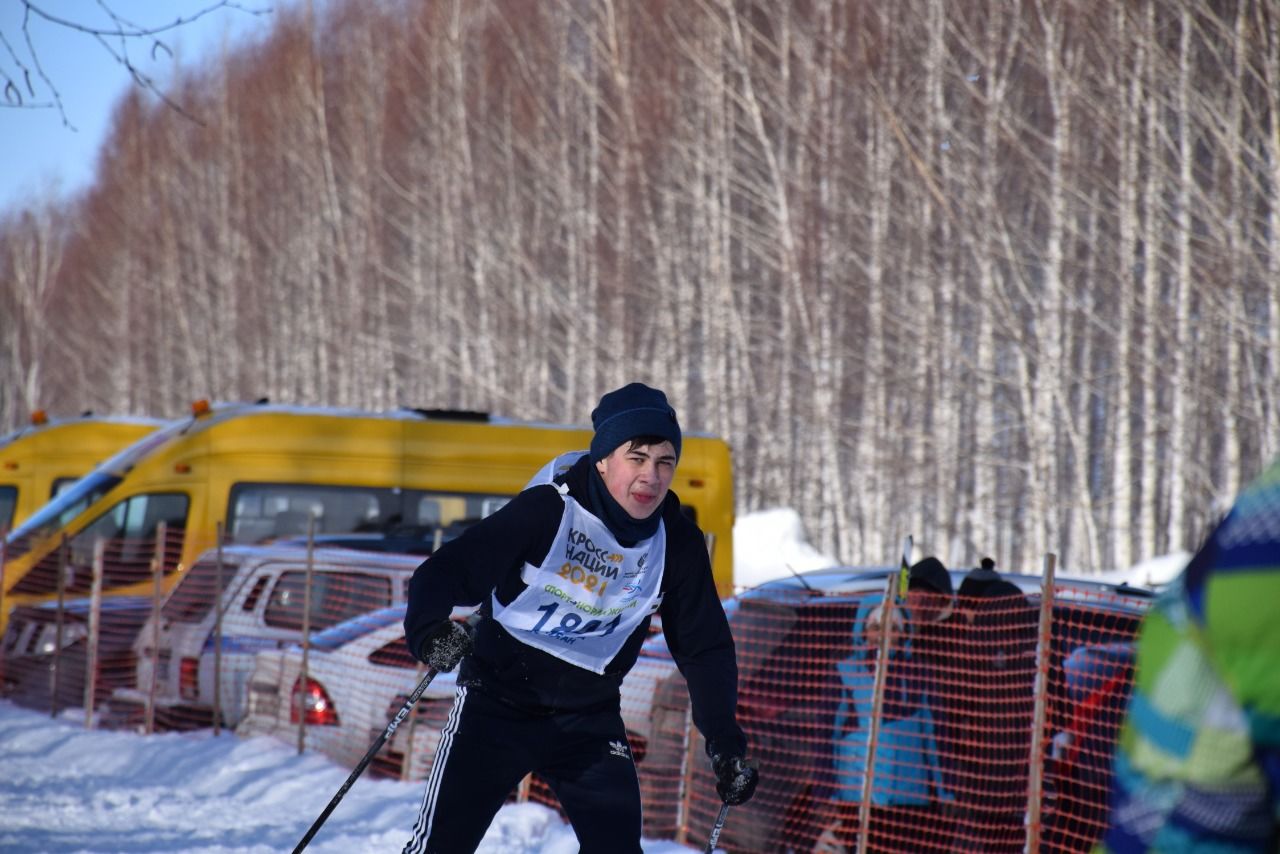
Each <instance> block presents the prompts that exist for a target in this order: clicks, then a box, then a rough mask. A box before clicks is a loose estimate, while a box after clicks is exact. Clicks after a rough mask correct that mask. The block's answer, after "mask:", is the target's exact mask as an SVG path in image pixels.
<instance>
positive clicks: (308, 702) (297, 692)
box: [289, 678, 338, 726]
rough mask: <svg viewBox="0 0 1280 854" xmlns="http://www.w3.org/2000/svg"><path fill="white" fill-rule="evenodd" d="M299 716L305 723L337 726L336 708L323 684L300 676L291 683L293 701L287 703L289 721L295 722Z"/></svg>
mask: <svg viewBox="0 0 1280 854" xmlns="http://www.w3.org/2000/svg"><path fill="white" fill-rule="evenodd" d="M299 717H301V718H302V719H303V721H304V722H305V723H308V724H314V725H316V726H337V725H338V710H337V709H335V708H334V706H333V700H331V699H329V694H328V692H327V691H325V690H324V686H323V685H321V684H320V683H319V682H317V681H316V680H314V679H310V678H308V679H307V681H306V682H303V681H302V679H301V678H299V679H298V681H297V682H295V683H293V701H292V702H291V703H290V704H289V721H290V723H295V724H296V723H297V722H298V718H299Z"/></svg>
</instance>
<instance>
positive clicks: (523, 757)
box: [404, 383, 758, 854]
mask: <svg viewBox="0 0 1280 854" xmlns="http://www.w3.org/2000/svg"><path fill="white" fill-rule="evenodd" d="M591 421H592V426H593V427H594V429H595V435H594V436H593V437H592V440H591V448H590V451H589V453H587V454H584V455H583V456H582V457H581V458H579V459H578V460H577V461H576V462H575V463H573V465H572V466H571V467H570V468H569V469H568V470H567V471H565V472H564V473H563V474H561V475H559V476H556V477H554V479H553V480H551V482H549V483H543V484H539V485H531V486H530V487H528V488H526V489H525V490H524V491H523V492H521V493H520V494H519V495H517V496H516V497H515V498H513V499H512V500H511V501H510V502H509V503H508V504H507V505H505V506H504V507H503V508H502V509H500V510H498V511H497V512H496V513H494V514H493V515H492V516H489V517H488V518H486V519H484V520H483V521H481V522H479V523H477V524H476V525H474V526H472V527H471V528H469V529H467V531H466V532H465V533H463V534H462V535H461V536H460V537H458V538H457V539H456V540H453V541H451V542H449V543H446V544H445V545H443V546H442V547H441V548H440V550H439V551H437V552H435V554H433V555H432V556H431V557H430V558H428V559H427V560H426V561H424V562H423V563H422V565H421V566H419V567H418V569H417V570H416V571H415V572H414V574H413V579H412V581H411V582H410V586H409V604H408V610H407V612H406V615H405V636H406V640H407V642H408V644H409V649H410V651H411V652H412V653H413V654H414V655H416V656H417V657H418V658H419V659H420V660H421V661H423V662H425V663H426V664H428V665H430V666H432V667H434V668H436V669H437V670H441V671H449V670H452V669H453V667H454V666H456V665H457V664H458V663H459V662H461V665H462V667H461V670H460V671H459V677H458V691H457V695H456V698H455V700H454V707H453V711H452V713H451V714H450V716H449V719H448V722H447V723H446V724H445V727H444V730H443V731H442V733H441V736H440V745H439V748H438V749H437V753H436V757H435V762H434V764H433V766H432V769H431V773H430V776H429V778H428V781H427V788H426V794H425V796H424V798H423V802H422V807H421V809H420V810H419V813H418V819H417V823H416V824H415V825H414V829H413V838H412V839H411V840H410V841H409V842H408V844H406V845H405V848H404V851H405V854H410V852H436V853H437V854H440V852H447V854H458V852H468V851H474V850H475V849H476V847H477V846H478V845H479V844H480V841H481V840H482V838H483V837H484V833H485V830H486V829H487V828H488V826H489V823H490V822H491V821H492V819H493V817H494V815H495V814H496V813H497V811H498V809H499V808H500V807H501V806H502V803H503V801H504V800H505V799H506V796H507V794H508V793H509V792H510V791H511V790H512V789H513V788H515V786H516V785H517V784H518V783H519V782H520V780H521V779H523V778H524V776H525V775H526V774H529V773H534V772H536V773H537V774H539V775H540V776H541V777H542V778H543V779H544V780H545V781H546V782H547V783H548V784H549V785H550V787H551V789H552V791H554V792H555V794H556V796H557V797H558V798H559V800H560V804H561V806H562V807H563V808H564V811H565V813H566V814H567V815H568V817H569V821H570V822H571V823H572V825H573V829H574V832H575V833H576V834H577V837H578V841H579V844H580V845H581V850H582V852H583V854H615V852H636V854H638V852H640V850H641V848H640V836H641V805H640V787H639V780H638V777H637V775H636V769H635V763H634V761H633V758H632V757H631V755H630V751H629V749H628V747H627V735H626V730H625V727H624V725H623V722H622V716H621V713H620V699H619V686H620V685H621V684H622V679H623V677H624V676H625V675H626V673H627V671H629V670H630V669H631V667H632V665H634V664H635V661H636V656H637V654H638V652H639V649H640V644H641V643H642V642H643V641H644V639H645V637H646V635H647V631H648V628H649V623H650V619H651V617H652V615H653V614H654V613H657V614H659V615H660V616H661V620H662V629H663V632H664V634H665V636H666V640H667V645H668V646H669V647H670V649H671V654H672V657H673V658H674V659H675V661H676V664H677V665H678V666H679V668H680V671H681V673H682V674H683V675H684V677H685V679H686V680H687V682H688V685H689V696H690V700H691V701H692V706H693V721H694V724H695V725H696V726H697V727H698V729H699V731H700V732H702V734H703V736H704V737H705V739H706V749H707V754H708V756H709V757H710V759H711V765H712V769H713V771H714V773H715V777H716V781H717V782H716V789H717V792H718V794H719V795H720V798H721V799H722V800H723V801H724V803H726V804H741V803H744V802H745V801H747V800H748V799H749V798H750V797H751V795H752V794H753V793H754V791H755V787H756V784H757V781H758V773H757V771H756V769H755V768H754V767H753V766H752V765H751V764H750V763H748V762H747V760H746V749H747V741H746V736H745V735H744V733H743V731H742V729H741V727H739V725H738V722H737V719H736V716H735V710H736V706H737V663H736V659H735V651H734V643H733V638H732V636H731V635H730V632H729V624H728V621H727V619H726V617H725V613H724V609H723V607H722V606H721V604H720V600H719V598H718V596H717V594H716V589H715V584H714V582H713V579H712V575H711V564H710V559H709V557H708V555H707V550H706V546H705V545H704V540H703V536H702V532H701V531H700V530H699V529H698V527H697V525H696V524H694V523H693V522H692V521H691V520H690V519H689V518H688V517H687V516H685V515H684V513H682V512H681V509H680V500H679V498H677V497H676V495H675V493H673V492H671V491H670V487H671V483H672V479H673V477H674V475H675V470H676V465H677V463H678V461H679V457H680V438H681V436H680V426H679V423H678V422H677V420H676V414H675V411H674V410H673V409H672V408H671V406H670V405H669V404H668V403H667V398H666V395H664V394H663V393H662V392H661V391H658V390H657V389H653V388H650V387H648V386H646V385H643V384H641V383H631V384H629V385H627V386H624V387H622V388H620V389H617V390H615V391H612V392H609V393H608V394H605V395H604V396H603V397H602V398H601V399H600V404H599V406H597V407H596V409H595V410H594V411H593V412H592V413H591ZM544 471H545V470H544ZM475 604H479V605H480V620H479V622H478V624H477V625H476V628H475V631H474V636H473V635H472V634H471V632H470V630H468V629H467V628H466V627H464V626H463V625H462V624H460V623H456V622H453V621H451V620H450V619H449V615H450V612H451V611H452V609H453V608H454V606H456V605H475Z"/></svg>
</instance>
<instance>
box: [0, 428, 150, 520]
mask: <svg viewBox="0 0 1280 854" xmlns="http://www.w3.org/2000/svg"><path fill="white" fill-rule="evenodd" d="M164 423H165V422H164V421H162V420H160V419H158V418H142V417H136V418H135V417H126V416H119V417H112V416H108V417H103V416H95V415H93V414H92V413H85V414H84V415H82V416H80V417H79V418H61V419H50V418H48V417H47V416H46V414H45V413H44V411H43V410H36V411H35V412H33V413H32V414H31V423H30V424H29V425H28V426H26V427H23V428H22V429H20V430H16V431H14V432H12V433H9V434H8V435H5V436H0V531H9V530H12V529H13V528H14V527H15V526H17V525H20V524H21V523H22V522H24V521H25V520H26V519H27V517H29V516H30V515H31V514H32V513H34V512H35V511H36V510H38V509H39V508H40V507H42V506H44V504H45V503H46V502H47V501H49V499H51V498H53V497H54V496H55V495H57V494H58V493H59V492H61V491H62V490H63V489H65V488H66V487H67V486H69V485H71V484H72V483H74V482H75V481H76V480H77V479H78V478H79V477H80V476H81V475H83V474H85V473H87V472H88V471H90V470H91V469H92V468H93V467H94V466H96V465H98V464H99V463H101V462H102V461H104V460H106V459H107V458H108V457H110V456H111V455H112V454H114V453H115V452H116V451H118V450H120V449H121V448H123V447H125V446H126V445H129V444H131V443H132V442H134V441H135V440H137V439H139V438H141V437H142V436H145V435H146V434H148V433H150V432H152V431H154V430H156V429H158V428H159V427H160V426H161V425H162V424H164Z"/></svg>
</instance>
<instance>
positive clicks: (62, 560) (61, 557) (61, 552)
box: [49, 534, 67, 718]
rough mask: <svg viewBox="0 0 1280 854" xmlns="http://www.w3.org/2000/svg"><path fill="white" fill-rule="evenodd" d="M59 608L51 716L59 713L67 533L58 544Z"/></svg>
mask: <svg viewBox="0 0 1280 854" xmlns="http://www.w3.org/2000/svg"><path fill="white" fill-rule="evenodd" d="M57 590H58V610H57V611H56V613H55V614H54V633H53V667H52V668H50V670H49V717H51V718H53V717H57V715H58V677H59V676H61V673H59V670H60V669H61V665H62V625H63V617H64V613H65V612H64V609H65V608H66V598H67V535H66V534H63V535H62V543H61V544H60V545H59V546H58V579H57Z"/></svg>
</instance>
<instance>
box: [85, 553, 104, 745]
mask: <svg viewBox="0 0 1280 854" xmlns="http://www.w3.org/2000/svg"><path fill="white" fill-rule="evenodd" d="M106 548H107V544H106V541H105V540H103V539H102V538H101V537H99V538H98V539H96V540H94V541H93V586H92V587H90V588H89V647H88V648H87V649H86V650H85V665H84V728H85V729H93V707H94V695H95V694H97V693H98V659H99V656H98V650H99V648H100V646H101V644H102V567H103V563H104V562H105V559H104V555H105V554H106Z"/></svg>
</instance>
